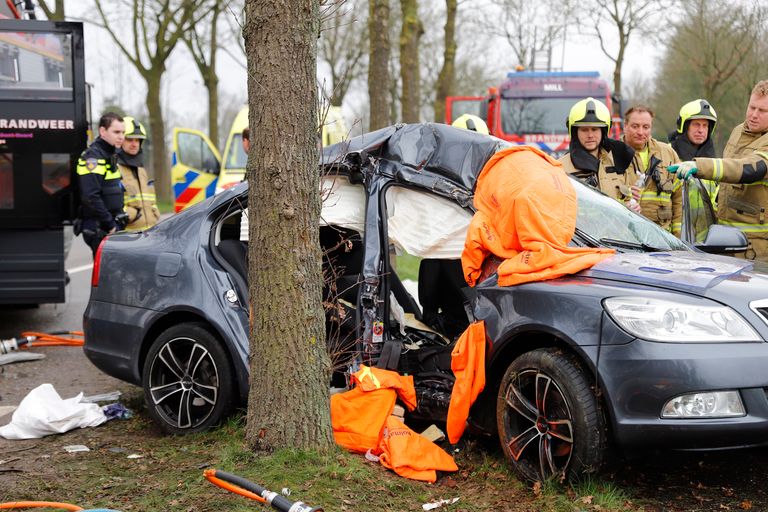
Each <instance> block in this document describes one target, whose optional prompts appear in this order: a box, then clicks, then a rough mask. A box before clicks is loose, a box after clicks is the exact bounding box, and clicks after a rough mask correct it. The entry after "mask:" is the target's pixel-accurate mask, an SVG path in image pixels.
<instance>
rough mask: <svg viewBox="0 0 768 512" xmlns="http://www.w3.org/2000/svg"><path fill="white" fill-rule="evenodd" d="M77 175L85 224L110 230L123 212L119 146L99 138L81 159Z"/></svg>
mask: <svg viewBox="0 0 768 512" xmlns="http://www.w3.org/2000/svg"><path fill="white" fill-rule="evenodd" d="M77 177H78V181H79V184H80V196H81V200H82V204H83V212H82V214H83V215H82V217H83V224H84V225H86V226H87V225H89V224H90V225H91V226H95V227H98V228H101V229H103V230H104V231H110V230H111V229H112V228H114V227H115V215H117V214H118V213H120V212H122V211H123V191H122V188H121V186H120V171H118V169H117V165H116V162H115V147H114V146H112V145H111V144H109V143H107V142H106V141H104V140H103V139H102V138H101V137H97V138H96V140H95V141H93V144H91V145H90V146H88V148H86V150H85V151H83V154H82V155H80V159H79V160H78V161H77Z"/></svg>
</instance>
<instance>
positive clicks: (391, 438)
mask: <svg viewBox="0 0 768 512" xmlns="http://www.w3.org/2000/svg"><path fill="white" fill-rule="evenodd" d="M378 448H379V449H378V450H377V451H375V452H373V453H374V455H378V456H379V462H380V463H381V465H382V466H384V467H385V468H388V469H391V470H392V471H394V472H395V473H397V474H398V475H400V476H404V477H405V478H410V479H412V480H421V481H424V482H434V481H436V480H437V471H457V470H458V469H459V468H458V467H457V466H456V462H454V460H453V457H451V456H450V455H448V454H447V453H445V451H444V450H443V449H442V448H440V447H439V446H437V445H436V444H435V443H433V442H432V441H430V440H429V439H427V438H426V437H424V436H422V435H420V434H417V433H416V432H414V431H413V430H411V429H410V428H408V427H407V426H406V425H405V424H404V423H403V422H402V421H400V420H399V419H397V418H396V417H394V416H389V417H387V421H386V426H385V428H384V432H383V435H382V437H381V441H380V442H379V447H378Z"/></svg>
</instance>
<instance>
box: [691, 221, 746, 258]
mask: <svg viewBox="0 0 768 512" xmlns="http://www.w3.org/2000/svg"><path fill="white" fill-rule="evenodd" d="M748 246H749V242H748V241H747V237H746V236H745V235H744V233H743V232H742V231H741V230H740V229H739V228H734V227H731V226H721V225H719V224H714V225H712V226H710V227H709V232H708V233H707V238H706V239H705V240H704V243H700V244H696V248H697V249H699V250H701V251H704V252H707V253H710V254H721V253H728V252H741V251H746V250H747V247H748Z"/></svg>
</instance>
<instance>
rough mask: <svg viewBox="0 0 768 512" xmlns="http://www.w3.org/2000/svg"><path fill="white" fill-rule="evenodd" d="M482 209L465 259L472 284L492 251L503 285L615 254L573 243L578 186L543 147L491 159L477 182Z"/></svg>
mask: <svg viewBox="0 0 768 512" xmlns="http://www.w3.org/2000/svg"><path fill="white" fill-rule="evenodd" d="M474 204H475V208H476V210H477V211H476V213H475V215H474V217H473V218H472V222H471V223H470V225H469V230H468V231H467V239H466V242H465V244H464V252H463V253H462V255H461V263H462V266H463V268H464V278H465V279H466V280H467V283H469V285H470V286H474V285H475V284H476V283H477V280H478V278H479V277H480V275H481V274H482V265H483V261H485V259H486V258H487V257H489V256H490V255H495V256H496V257H498V258H500V259H502V260H504V261H503V262H502V263H501V264H500V265H499V267H498V270H497V273H498V277H499V280H498V283H499V285H500V286H512V285H516V284H521V283H527V282H531V281H543V280H546V279H554V278H557V277H560V276H563V275H566V274H573V273H575V272H578V271H580V270H583V269H585V268H589V267H591V266H592V265H594V264H595V263H598V262H599V261H601V260H603V259H605V258H607V257H609V256H610V255H611V254H613V252H614V251H613V250H612V249H599V248H589V247H568V243H569V242H570V241H571V238H572V237H573V233H574V231H575V229H576V212H577V203H576V191H575V190H574V188H573V185H572V184H571V182H570V180H569V178H568V177H567V175H566V173H565V172H564V171H563V168H562V165H561V164H560V162H558V161H556V160H554V159H553V158H552V157H550V156H549V155H547V154H545V153H544V152H542V151H540V150H539V149H537V148H534V147H530V146H515V147H511V148H507V149H504V150H502V151H499V152H498V153H496V154H495V155H493V157H491V159H490V160H489V161H488V163H486V164H485V167H483V170H482V171H481V172H480V176H479V177H478V179H477V186H476V187H475V199H474Z"/></svg>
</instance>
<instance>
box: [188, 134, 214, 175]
mask: <svg viewBox="0 0 768 512" xmlns="http://www.w3.org/2000/svg"><path fill="white" fill-rule="evenodd" d="M178 152H179V161H180V162H183V163H184V165H188V166H190V167H192V168H193V169H198V170H200V171H203V172H209V173H217V172H218V171H219V164H218V161H217V158H216V155H214V154H213V151H211V148H209V147H208V144H206V142H205V140H203V138H202V137H200V136H199V135H197V134H195V133H189V132H179V134H178Z"/></svg>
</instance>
